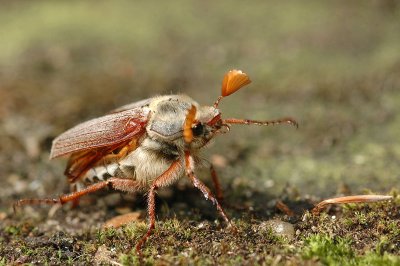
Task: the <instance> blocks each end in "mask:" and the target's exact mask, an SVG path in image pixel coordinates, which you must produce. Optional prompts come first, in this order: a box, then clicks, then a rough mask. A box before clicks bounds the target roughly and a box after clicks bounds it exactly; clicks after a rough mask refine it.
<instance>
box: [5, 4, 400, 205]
mask: <svg viewBox="0 0 400 266" xmlns="http://www.w3.org/2000/svg"><path fill="white" fill-rule="evenodd" d="M0 3H1V8H0V36H1V42H0V99H1V104H0V119H1V121H2V122H1V128H0V147H1V153H0V173H1V179H0V184H1V186H0V187H1V188H0V195H1V196H0V197H1V202H2V203H3V204H4V203H7V204H8V203H9V202H10V201H11V200H14V199H17V198H21V197H28V196H35V197H38V196H39V197H43V196H48V195H49V191H51V194H58V193H59V192H61V191H63V189H64V188H65V187H66V182H65V183H64V177H63V176H62V173H63V168H64V163H65V162H64V161H63V160H57V161H54V162H49V161H48V154H49V149H50V145H51V140H52V139H53V138H54V137H55V136H57V135H58V134H59V133H61V132H63V131H64V130H66V129H68V128H69V127H71V126H73V125H75V124H77V123H79V122H82V121H84V120H85V119H89V118H93V117H96V116H100V115H103V114H104V113H105V112H107V111H109V110H112V109H113V108H115V107H118V106H119V105H123V104H127V103H130V102H134V101H138V100H140V99H143V98H148V97H152V96H154V95H157V94H167V93H168V94H169V93H185V94H188V95H190V96H192V97H193V98H194V99H196V100H198V101H199V102H200V103H202V104H212V103H213V102H214V100H215V99H216V97H217V96H218V95H219V90H220V84H221V81H222V77H223V74H224V73H225V72H226V71H228V70H230V69H233V68H238V69H242V70H243V71H245V72H246V73H248V74H249V76H250V77H251V79H252V80H253V83H252V84H251V85H249V86H248V87H246V88H244V89H242V90H241V91H239V92H237V93H236V94H234V95H232V96H230V97H229V98H227V99H224V100H223V102H222V103H221V105H220V108H221V110H222V112H223V114H224V116H225V117H228V116H233V117H243V118H254V119H272V118H278V117H283V116H292V117H294V118H296V119H297V120H298V121H299V123H300V128H299V129H298V130H295V129H294V128H292V127H288V126H279V127H276V128H258V127H256V126H254V127H251V128H250V127H244V126H243V127H240V126H235V127H234V128H233V130H232V131H231V132H230V133H229V135H226V137H225V136H224V137H220V138H219V139H216V141H215V142H214V143H213V144H212V145H210V149H209V150H208V151H207V152H206V153H205V156H207V157H210V156H211V155H212V154H217V155H220V157H217V159H219V161H221V160H220V159H221V156H222V159H225V160H226V163H222V164H220V165H219V166H218V172H219V173H220V176H221V179H222V183H223V187H225V188H226V189H227V190H228V191H227V192H226V194H228V197H231V198H233V197H234V196H235V193H239V194H241V195H242V196H243V195H244V196H246V195H249V197H250V195H251V194H252V193H253V192H260V193H262V194H265V195H269V196H271V197H273V196H276V195H278V194H280V193H281V191H282V190H283V189H284V187H286V186H287V185H288V184H289V185H290V186H291V187H294V188H295V189H297V190H298V191H299V192H300V193H301V194H302V195H305V194H311V195H316V196H319V197H328V196H332V195H334V194H337V193H338V191H339V192H340V191H342V190H341V188H343V187H348V188H350V190H351V192H353V193H356V192H357V193H359V192H361V191H362V190H363V189H371V190H373V191H376V192H382V193H385V192H388V191H389V190H391V189H392V188H393V187H396V186H397V184H398V180H399V173H400V164H399V161H400V160H399V159H400V143H399V135H400V117H399V115H398V114H399V111H400V79H399V77H400V76H399V74H400V52H399V51H400V34H399V33H400V11H399V5H398V2H397V1H389V0H388V1H377V0H376V1H372V0H369V1H361V0H360V1H317V0H314V1H311V0H309V1H218V2H216V1H156V2H153V1H151V2H150V1H1V2H0ZM212 158H214V160H215V157H212ZM60 180H62V182H60ZM10 188H12V189H10ZM238 188H240V189H238ZM242 188H244V189H242ZM247 192H248V193H247ZM347 192H349V191H348V190H347ZM229 195H230V196H229ZM3 206H4V205H3ZM5 208H8V207H5Z"/></svg>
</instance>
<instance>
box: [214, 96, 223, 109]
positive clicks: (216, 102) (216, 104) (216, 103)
mask: <svg viewBox="0 0 400 266" xmlns="http://www.w3.org/2000/svg"><path fill="white" fill-rule="evenodd" d="M222 98H224V96H219V97H218V98H217V100H216V101H215V103H214V108H217V107H218V104H219V102H220V101H221V100H222Z"/></svg>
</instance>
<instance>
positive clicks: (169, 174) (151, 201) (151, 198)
mask: <svg viewBox="0 0 400 266" xmlns="http://www.w3.org/2000/svg"><path fill="white" fill-rule="evenodd" d="M181 168H182V165H181V163H180V161H179V160H177V161H175V162H174V163H173V164H171V166H170V167H169V168H168V169H167V170H166V171H165V172H164V173H163V174H161V175H160V176H159V177H157V178H156V179H155V180H154V181H153V183H152V185H151V187H150V190H149V193H148V196H147V208H148V215H149V228H148V229H147V232H146V234H145V235H144V236H143V237H142V238H141V239H140V240H139V242H138V243H137V245H136V251H137V252H138V253H139V254H141V252H140V250H141V248H142V246H143V244H144V243H145V242H146V241H147V239H148V238H149V236H150V235H151V234H152V232H153V230H154V227H155V224H156V214H155V211H156V204H155V201H156V199H155V194H156V190H157V188H159V187H165V186H168V185H170V184H171V183H172V182H173V181H175V179H176V177H177V176H178V174H179V171H180V169H181Z"/></svg>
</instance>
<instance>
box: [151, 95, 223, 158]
mask: <svg viewBox="0 0 400 266" xmlns="http://www.w3.org/2000/svg"><path fill="white" fill-rule="evenodd" d="M192 105H193V106H195V107H196V108H197V110H198V112H197V113H196V119H195V120H196V124H195V125H193V128H192V130H193V135H194V139H193V141H192V142H191V143H190V144H187V143H185V141H184V139H183V125H184V122H185V119H186V116H187V113H188V110H189V109H190V108H191V106H192ZM149 107H150V110H151V113H150V118H149V122H148V124H147V127H146V131H147V135H148V136H149V137H150V138H151V139H153V140H155V141H158V142H161V143H165V144H170V145H174V146H176V147H177V148H178V149H179V150H180V151H184V149H185V148H186V149H187V148H189V149H190V150H195V149H200V148H201V147H203V146H204V145H205V144H206V143H207V142H208V141H209V140H210V139H211V138H212V137H213V136H214V133H215V128H214V127H213V126H210V125H208V124H207V123H208V122H209V121H211V120H212V119H213V118H214V117H215V116H217V115H218V114H219V110H218V109H216V108H214V107H212V106H200V105H199V104H198V103H197V102H195V101H194V100H192V99H191V98H189V97H188V96H184V95H170V96H162V97H158V98H155V99H154V101H152V103H151V104H150V106H149Z"/></svg>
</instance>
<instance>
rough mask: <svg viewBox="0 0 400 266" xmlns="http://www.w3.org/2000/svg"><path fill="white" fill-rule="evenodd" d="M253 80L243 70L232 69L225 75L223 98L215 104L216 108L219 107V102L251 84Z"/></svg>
mask: <svg viewBox="0 0 400 266" xmlns="http://www.w3.org/2000/svg"><path fill="white" fill-rule="evenodd" d="M250 83H251V80H250V78H249V76H247V74H246V73H244V72H243V71H242V70H237V69H232V70H230V71H228V72H227V73H226V74H225V75H224V79H223V80H222V87H221V96H219V97H218V99H217V100H216V101H215V103H214V108H217V107H218V104H219V102H220V101H221V100H222V98H224V97H225V96H229V95H231V94H232V93H234V92H236V91H237V90H239V89H240V88H242V87H244V86H246V85H247V84H250Z"/></svg>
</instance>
